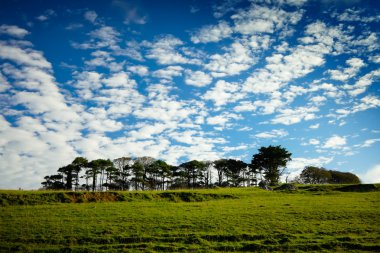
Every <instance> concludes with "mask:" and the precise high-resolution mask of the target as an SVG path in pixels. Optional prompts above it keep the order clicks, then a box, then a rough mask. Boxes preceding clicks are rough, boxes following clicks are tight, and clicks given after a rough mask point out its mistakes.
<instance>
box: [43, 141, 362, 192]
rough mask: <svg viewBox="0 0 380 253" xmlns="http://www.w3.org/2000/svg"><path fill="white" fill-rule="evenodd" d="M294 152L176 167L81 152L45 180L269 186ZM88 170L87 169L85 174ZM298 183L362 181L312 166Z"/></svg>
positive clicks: (100, 187) (90, 186) (75, 185)
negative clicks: (93, 156)
mask: <svg viewBox="0 0 380 253" xmlns="http://www.w3.org/2000/svg"><path fill="white" fill-rule="evenodd" d="M290 157H291V153H289V152H288V151H287V150H286V149H285V148H282V147H281V146H269V147H261V148H260V149H259V153H258V154H255V155H253V157H252V161H251V164H247V163H245V162H243V161H241V160H237V159H218V160H215V161H198V160H192V161H188V162H184V163H182V164H180V165H179V166H173V165H170V164H167V163H166V162H165V161H162V160H156V159H154V158H152V157H147V156H144V157H136V158H132V157H120V158H117V159H114V160H113V161H111V160H109V159H107V160H105V159H95V160H92V161H90V162H89V161H88V160H87V159H86V158H84V157H77V158H75V159H74V160H73V161H72V162H71V163H70V164H68V165H66V166H63V167H61V168H59V169H58V171H57V172H58V174H56V175H50V176H46V177H44V180H45V181H43V182H42V183H41V184H42V186H43V189H46V190H69V191H70V190H75V191H80V190H87V191H89V190H92V191H104V190H169V189H198V188H212V187H249V186H257V183H258V181H262V183H264V184H265V186H266V187H264V188H266V189H269V188H270V187H269V186H268V185H271V186H273V185H277V184H278V182H279V178H280V176H281V174H282V173H283V171H284V170H285V167H286V164H287V162H288V161H290V160H291V158H290ZM82 171H84V174H82V175H81V172H82ZM215 172H216V177H215ZM263 174H264V178H265V181H263ZM215 179H216V180H215ZM80 181H82V183H83V184H82V185H80ZM83 181H85V183H84V182H83ZM294 182H301V183H310V184H321V183H359V182H360V181H359V178H358V177H357V176H355V175H353V174H351V173H344V172H338V171H327V170H325V169H323V168H317V167H312V166H309V167H306V168H305V169H304V170H303V172H302V173H301V175H300V177H299V179H297V181H294Z"/></svg>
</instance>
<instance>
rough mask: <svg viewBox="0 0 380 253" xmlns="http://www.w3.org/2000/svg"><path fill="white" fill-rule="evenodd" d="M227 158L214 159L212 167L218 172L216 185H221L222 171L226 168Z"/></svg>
mask: <svg viewBox="0 0 380 253" xmlns="http://www.w3.org/2000/svg"><path fill="white" fill-rule="evenodd" d="M227 166H228V163H227V159H219V160H216V161H214V167H215V169H216V171H217V173H218V182H217V184H218V186H219V187H221V186H222V185H223V178H224V172H225V171H226V170H227Z"/></svg>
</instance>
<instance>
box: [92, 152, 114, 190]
mask: <svg viewBox="0 0 380 253" xmlns="http://www.w3.org/2000/svg"><path fill="white" fill-rule="evenodd" d="M109 167H113V163H112V162H111V161H110V160H109V159H108V160H105V159H96V160H93V161H91V162H89V163H88V167H87V168H88V170H87V171H86V173H87V174H88V175H89V176H90V177H92V191H95V190H96V185H97V176H98V174H100V173H102V171H105V170H106V169H107V168H109ZM99 189H100V190H101V189H102V185H100V187H99Z"/></svg>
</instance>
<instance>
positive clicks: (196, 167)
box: [179, 160, 206, 188]
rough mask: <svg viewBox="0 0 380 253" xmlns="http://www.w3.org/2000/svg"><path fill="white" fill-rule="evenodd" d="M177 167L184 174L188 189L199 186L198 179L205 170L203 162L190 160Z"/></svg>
mask: <svg viewBox="0 0 380 253" xmlns="http://www.w3.org/2000/svg"><path fill="white" fill-rule="evenodd" d="M179 167H180V169H182V170H183V171H184V172H185V175H186V178H187V187H188V188H195V187H199V186H201V185H200V184H199V182H198V179H200V178H201V177H202V175H203V172H204V170H205V169H206V164H205V163H204V162H201V161H197V160H192V161H189V162H185V163H182V164H181V165H180V166H179Z"/></svg>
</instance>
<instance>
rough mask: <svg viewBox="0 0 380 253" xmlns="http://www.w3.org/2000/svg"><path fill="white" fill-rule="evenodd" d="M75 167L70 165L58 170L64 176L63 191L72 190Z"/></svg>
mask: <svg viewBox="0 0 380 253" xmlns="http://www.w3.org/2000/svg"><path fill="white" fill-rule="evenodd" d="M74 169H75V167H74V166H73V165H72V164H69V165H66V166H63V167H61V168H59V169H58V172H59V173H61V174H63V175H65V177H64V180H66V183H65V184H64V185H65V187H64V188H65V189H66V190H72V189H73V173H74Z"/></svg>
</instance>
